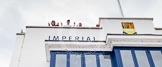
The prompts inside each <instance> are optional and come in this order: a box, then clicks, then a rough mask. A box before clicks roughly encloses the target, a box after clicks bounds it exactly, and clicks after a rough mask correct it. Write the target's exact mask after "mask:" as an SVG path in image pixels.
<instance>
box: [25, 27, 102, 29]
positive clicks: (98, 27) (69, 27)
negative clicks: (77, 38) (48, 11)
mask: <svg viewBox="0 0 162 67" xmlns="http://www.w3.org/2000/svg"><path fill="white" fill-rule="evenodd" d="M26 28H63V29H102V27H64V26H63V27H59V26H26Z"/></svg>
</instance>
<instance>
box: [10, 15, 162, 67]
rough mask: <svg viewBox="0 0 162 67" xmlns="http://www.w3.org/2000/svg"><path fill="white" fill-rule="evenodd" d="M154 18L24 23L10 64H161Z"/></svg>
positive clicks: (160, 33) (160, 32) (160, 36)
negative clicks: (96, 22) (74, 24)
mask: <svg viewBox="0 0 162 67" xmlns="http://www.w3.org/2000/svg"><path fill="white" fill-rule="evenodd" d="M152 22H153V18H99V23H100V27H53V26H26V32H25V33H17V46H16V50H15V53H14V55H13V57H12V61H11V64H10V67H162V64H161V62H162V29H161V28H154V26H153V23H152Z"/></svg>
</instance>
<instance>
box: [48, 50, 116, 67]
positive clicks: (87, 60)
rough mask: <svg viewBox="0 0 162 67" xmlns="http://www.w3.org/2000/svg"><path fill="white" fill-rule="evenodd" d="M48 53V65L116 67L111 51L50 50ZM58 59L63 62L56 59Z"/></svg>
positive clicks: (54, 66) (62, 66) (55, 66)
mask: <svg viewBox="0 0 162 67" xmlns="http://www.w3.org/2000/svg"><path fill="white" fill-rule="evenodd" d="M50 53H51V60H50V67H76V65H77V67H92V66H93V67H109V66H110V67H116V61H115V60H114V59H115V57H114V54H113V53H111V52H104V51H103V52H102V51H84V52H83V51H66V52H65V51H51V52H50ZM61 57H62V58H61ZM59 59H60V60H62V61H63V62H62V63H61V62H60V61H58V60H59ZM76 60H77V61H76ZM65 61H66V64H65ZM59 64H62V65H59Z"/></svg>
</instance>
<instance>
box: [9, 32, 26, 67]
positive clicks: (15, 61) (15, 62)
mask: <svg viewBox="0 0 162 67" xmlns="http://www.w3.org/2000/svg"><path fill="white" fill-rule="evenodd" d="M24 38H25V35H24V34H21V35H17V38H16V46H15V51H14V53H13V55H12V59H11V63H10V67H19V62H20V58H21V57H20V56H21V51H22V47H23V42H24Z"/></svg>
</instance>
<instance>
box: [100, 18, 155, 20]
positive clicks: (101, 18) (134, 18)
mask: <svg viewBox="0 0 162 67" xmlns="http://www.w3.org/2000/svg"><path fill="white" fill-rule="evenodd" d="M100 19H120V20H121V19H124V20H125V19H127V20H129V19H130V20H153V18H133V17H132V18H123V17H100V18H99V20H100Z"/></svg>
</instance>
